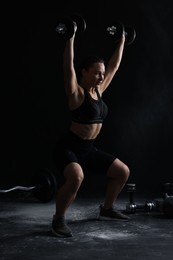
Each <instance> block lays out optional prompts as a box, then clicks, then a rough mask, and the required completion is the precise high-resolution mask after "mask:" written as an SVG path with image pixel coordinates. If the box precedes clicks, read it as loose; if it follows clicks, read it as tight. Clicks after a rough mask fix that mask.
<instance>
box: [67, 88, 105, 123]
mask: <svg viewBox="0 0 173 260" xmlns="http://www.w3.org/2000/svg"><path fill="white" fill-rule="evenodd" d="M96 93H97V97H98V100H95V99H93V98H92V97H91V96H90V94H89V93H88V92H87V91H86V90H85V89H84V94H85V98H84V101H83V103H82V104H81V106H80V107H78V108H76V109H74V110H72V111H71V116H72V121H74V122H77V123H80V124H95V123H96V124H98V123H102V122H103V120H104V119H105V118H106V116H107V114H108V107H107V105H106V104H105V103H104V102H103V100H102V98H101V96H100V94H99V92H98V90H97V89H96Z"/></svg>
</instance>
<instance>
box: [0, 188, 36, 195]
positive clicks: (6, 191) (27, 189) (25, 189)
mask: <svg viewBox="0 0 173 260" xmlns="http://www.w3.org/2000/svg"><path fill="white" fill-rule="evenodd" d="M35 188H36V186H32V187H24V186H15V187H13V188H11V189H7V190H0V193H8V192H11V191H13V190H23V191H30V190H33V189H35Z"/></svg>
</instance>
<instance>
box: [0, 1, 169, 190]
mask: <svg viewBox="0 0 173 260" xmlns="http://www.w3.org/2000/svg"><path fill="white" fill-rule="evenodd" d="M3 10H4V16H3V23H2V24H1V27H2V30H1V57H2V58H1V62H2V66H1V73H2V79H3V83H2V86H1V93H2V96H1V97H2V102H1V104H2V108H1V130H2V132H1V141H2V145H1V148H2V156H1V159H2V160H1V166H2V168H1V169H2V170H1V176H0V182H1V186H3V187H6V186H11V185H18V184H20V185H27V184H28V183H29V182H30V179H31V176H32V174H33V173H34V172H35V171H37V170H38V169H40V168H42V167H43V168H44V167H50V168H51V167H52V164H51V160H50V151H51V149H52V146H53V145H54V143H55V141H56V140H57V139H58V138H60V136H61V135H62V134H63V133H64V132H65V131H66V129H67V128H68V126H69V122H70V118H69V114H68V108H67V100H66V97H65V92H64V87H63V74H62V52H63V48H64V41H63V40H62V39H61V38H59V37H58V35H57V33H56V31H55V26H56V24H57V21H58V19H59V17H61V16H62V15H64V14H71V13H79V14H81V15H82V16H83V17H84V18H85V20H86V24H87V28H86V31H85V33H84V34H82V35H80V36H78V39H77V41H76V62H78V61H79V60H80V58H82V57H83V55H87V54H90V53H96V54H98V55H101V56H103V57H104V58H105V59H107V58H108V57H109V56H110V55H111V53H112V52H113V50H114V47H115V43H114V41H113V40H112V39H110V38H109V37H108V35H107V33H106V27H107V25H108V24H109V23H114V22H116V21H117V20H120V21H122V22H123V23H124V24H126V25H132V26H133V27H134V28H135V30H136V39H135V41H134V42H133V44H132V45H130V46H127V47H126V48H125V51H124V54H123V59H122V63H121V66H120V68H119V71H118V73H117V74H116V76H115V78H114V79H113V81H112V83H111V85H110V87H109V89H108V90H107V91H106V93H105V95H104V98H105V101H106V103H107V104H108V106H109V115H108V117H107V119H106V121H105V124H104V126H103V129H102V132H101V134H100V136H99V138H98V141H97V142H98V145H99V147H101V148H103V149H104V150H107V151H109V152H116V153H117V155H118V157H119V158H120V159H121V160H123V161H124V162H125V163H127V165H128V166H129V167H130V170H131V176H130V180H129V181H131V182H135V183H136V184H137V185H138V187H139V189H148V187H149V189H151V190H152V189H155V190H157V189H159V188H160V186H161V185H162V184H163V183H164V182H173V181H172V179H173V178H172V174H173V172H172V171H173V170H172V146H173V138H172V131H173V78H172V57H173V53H172V44H173V31H172V22H173V21H172V20H173V18H172V17H173V15H172V2H171V1H161V0H158V1H148V0H146V1H129V0H124V1H123V0H121V1H113V2H112V1H90V2H89V1H80V2H79V3H77V1H67V0H66V1H65V2H61V3H60V2H58V3H56V4H50V3H49V4H44V5H43V4H40V6H35V4H26V3H24V4H20V5H17V4H16V3H15V4H11V5H10V4H9V6H5V7H4V9H3ZM96 181H98V179H96ZM3 187H0V188H3Z"/></svg>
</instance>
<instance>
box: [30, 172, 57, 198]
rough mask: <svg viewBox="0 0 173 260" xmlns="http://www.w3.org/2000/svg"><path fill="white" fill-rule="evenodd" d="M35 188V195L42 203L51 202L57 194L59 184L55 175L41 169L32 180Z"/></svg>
mask: <svg viewBox="0 0 173 260" xmlns="http://www.w3.org/2000/svg"><path fill="white" fill-rule="evenodd" d="M32 182H33V183H32V184H33V186H35V189H34V190H33V195H34V197H36V198H37V199H38V200H40V201H41V202H49V201H51V200H52V198H53V197H54V195H55V193H56V189H57V183H56V178H55V176H54V174H53V173H52V172H51V171H50V170H49V169H40V170H39V171H38V172H36V173H35V174H34V176H33V179H32Z"/></svg>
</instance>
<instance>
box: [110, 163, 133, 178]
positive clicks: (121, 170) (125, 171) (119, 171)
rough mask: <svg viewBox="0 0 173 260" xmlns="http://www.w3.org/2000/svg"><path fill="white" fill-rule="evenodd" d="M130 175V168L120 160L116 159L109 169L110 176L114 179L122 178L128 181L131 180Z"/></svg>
mask: <svg viewBox="0 0 173 260" xmlns="http://www.w3.org/2000/svg"><path fill="white" fill-rule="evenodd" d="M129 175H130V169H129V167H128V166H127V165H126V164H125V163H123V162H122V161H120V160H119V159H115V160H114V161H113V163H112V164H111V166H110V168H109V169H108V176H109V177H112V178H121V179H124V181H126V180H127V179H128V178H129Z"/></svg>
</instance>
